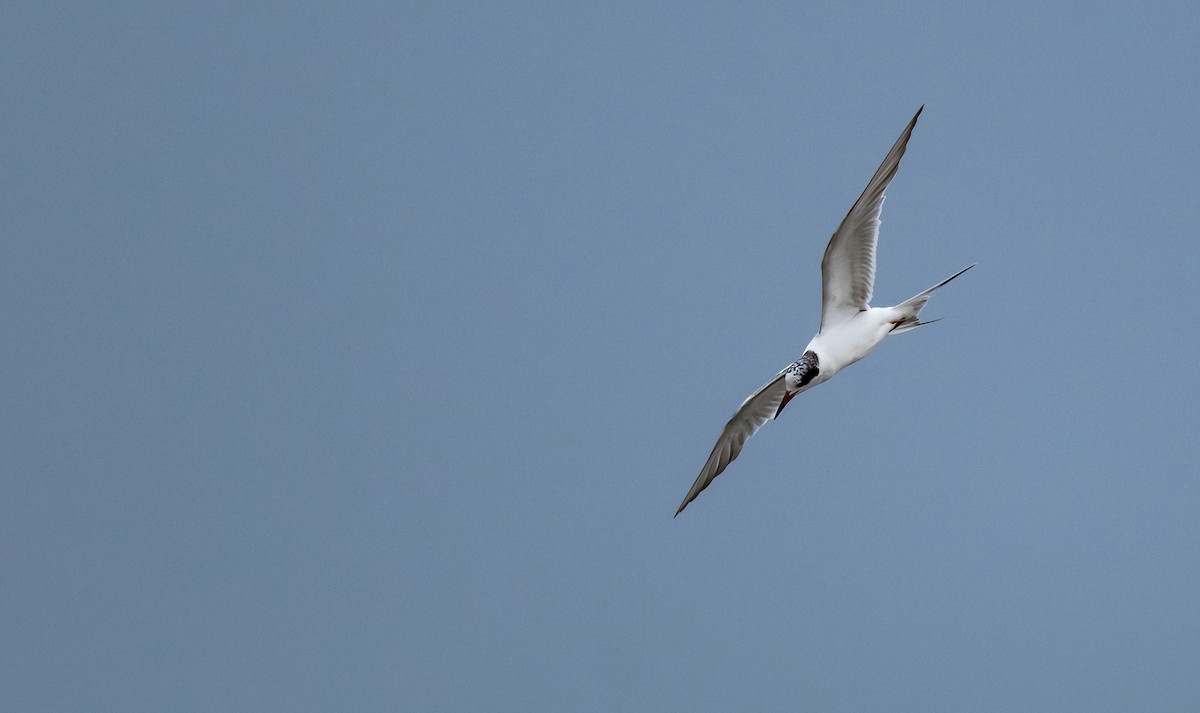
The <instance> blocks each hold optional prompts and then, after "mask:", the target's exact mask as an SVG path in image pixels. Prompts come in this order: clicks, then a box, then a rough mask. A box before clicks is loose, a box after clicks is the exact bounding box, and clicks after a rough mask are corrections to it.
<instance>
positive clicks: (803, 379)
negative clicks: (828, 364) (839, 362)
mask: <svg viewBox="0 0 1200 713" xmlns="http://www.w3.org/2000/svg"><path fill="white" fill-rule="evenodd" d="M820 373H821V360H820V359H818V358H817V353H816V352H814V351H813V350H811V349H810V350H808V351H806V352H804V356H802V357H800V359H799V361H796V362H795V363H793V364H792V365H791V366H789V367H788V368H787V369H786V370H785V377H784V384H785V385H786V386H787V388H788V391H786V392H785V393H784V395H783V398H782V399H781V400H780V401H779V408H777V409H775V417H776V418H778V417H779V413H780V412H781V411H783V407H784V406H787V404H788V401H791V400H792V397H793V396H795V395H796V394H798V393H800V389H802V388H803V387H804V386H806V385H808V383H809V382H811V381H812V380H813V379H815V378H817V374H820ZM792 384H795V386H792Z"/></svg>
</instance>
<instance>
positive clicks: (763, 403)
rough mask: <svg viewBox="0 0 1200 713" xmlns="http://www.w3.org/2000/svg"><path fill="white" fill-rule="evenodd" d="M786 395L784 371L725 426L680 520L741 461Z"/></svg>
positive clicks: (694, 485)
mask: <svg viewBox="0 0 1200 713" xmlns="http://www.w3.org/2000/svg"><path fill="white" fill-rule="evenodd" d="M785 391H786V387H785V385H784V372H782V371H781V372H779V375H778V376H776V377H775V378H774V379H772V380H771V381H770V382H769V383H767V384H766V385H765V386H763V387H762V388H761V389H759V390H758V391H756V392H754V394H753V395H752V396H750V398H748V399H746V400H745V401H744V402H742V406H741V408H739V409H738V410H737V413H735V414H733V418H731V419H729V423H727V424H725V430H723V431H721V437H720V438H718V439H717V444H716V445H715V446H713V449H712V453H710V454H709V456H708V462H706V463H705V464H704V467H703V468H701V469H700V475H698V476H696V482H695V483H692V489H691V490H689V491H688V494H687V497H685V498H684V499H683V503H682V504H680V506H679V509H678V510H676V511H675V515H676V516H678V515H679V513H681V512H683V509H684V508H685V507H687V506H688V503H690V502H692V501H693V500H695V499H696V496H697V495H699V494H700V491H701V490H704V489H705V488H707V487H708V484H709V483H711V482H713V479H714V478H716V477H717V476H718V475H720V474H721V472H722V471H724V470H725V467H726V466H728V465H729V464H730V463H732V462H733V459H734V458H737V457H738V454H739V453H741V452H742V446H743V445H744V444H745V443H746V439H747V438H749V437H750V436H753V435H754V434H755V433H756V432H757V431H758V429H760V428H762V426H763V424H764V423H766V422H767V421H770V420H771V419H772V418H773V417H774V416H775V413H776V412H777V411H778V410H779V404H780V403H781V402H782V401H783V396H784V392H785Z"/></svg>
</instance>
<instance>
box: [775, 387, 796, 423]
mask: <svg viewBox="0 0 1200 713" xmlns="http://www.w3.org/2000/svg"><path fill="white" fill-rule="evenodd" d="M798 393H800V392H799V391H785V392H783V399H782V400H781V401H780V402H779V408H777V409H775V418H779V414H780V413H782V412H783V407H784V406H787V405H788V401H791V400H792V397H793V396H795V395H796V394H798Z"/></svg>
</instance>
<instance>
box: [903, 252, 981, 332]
mask: <svg viewBox="0 0 1200 713" xmlns="http://www.w3.org/2000/svg"><path fill="white" fill-rule="evenodd" d="M978 264H979V263H974V264H971V265H967V266H966V267H964V268H963V269H961V270H959V271H958V272H956V273H954V274H953V275H951V276H950V277H947V278H946V279H944V280H942V281H941V282H939V283H937V284H936V285H934V286H933V287H930V288H929V289H928V290H925V291H924V292H922V293H921V294H919V295H915V296H913V297H909V298H908V299H906V300H904V301H903V302H901V303H900V304H898V305H896V307H895V309H898V310H901V311H902V312H903V313H904V319H902V320H901V321H899V322H897V323H896V326H895V327H893V328H892V334H899V333H901V332H907V331H908V330H910V329H916V328H917V327H920V326H921V325H923V324H930V323H932V322H936V321H937V320H936V319H931V320H929V321H928V322H922V321H920V320H919V319H918V315H920V314H921V310H922V309H923V308H924V307H925V304H926V303H927V302H929V296H930V295H932V294H933V293H934V291H935V290H937V289H938V288H939V287H944V286H946V284H947V283H949V282H950V281H951V280H953V279H954V278H956V277H958V276H959V275H961V274H963V273H964V272H966V271H967V270H970V269H971V268H973V267H975V265H978Z"/></svg>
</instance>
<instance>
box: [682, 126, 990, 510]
mask: <svg viewBox="0 0 1200 713" xmlns="http://www.w3.org/2000/svg"><path fill="white" fill-rule="evenodd" d="M924 109H925V107H924V106H922V107H921V108H920V109H918V110H917V113H916V114H915V115H914V116H913V118H912V121H910V122H908V126H906V127H905V128H904V132H903V133H901V134H900V138H899V139H897V140H896V144H895V145H894V146H892V150H891V151H888V154H887V156H886V157H885V158H884V159H883V163H882V164H880V166H879V170H877V171H875V175H874V176H872V177H871V181H870V183H868V184H867V187H866V189H865V190H864V191H863V192H862V195H861V196H859V197H858V200H857V201H855V202H854V206H853V207H852V208H850V212H849V213H847V214H846V217H845V218H844V219H843V220H842V224H841V225H839V226H838V229H837V230H836V231H835V232H834V233H833V237H832V238H830V239H829V245H828V246H827V247H826V248H825V257H823V258H821V327H820V329H819V330H818V331H817V336H815V337H813V338H812V341H810V342H809V343H808V346H807V347H805V348H804V353H803V355H802V356H801V357H800V358H799V359H798V360H797V361H795V362H794V363H792V364H789V365H788V366H787V367H786V368H784V369H783V371H781V372H779V373H778V374H776V375H775V378H773V379H771V380H770V381H769V382H767V384H766V385H765V386H763V387H762V388H761V389H759V390H758V391H756V392H754V393H753V394H752V395H751V396H750V398H748V399H746V400H745V401H744V402H743V403H742V405H741V407H740V408H739V409H738V410H737V413H735V414H733V418H731V419H729V423H727V424H725V430H723V431H721V437H720V438H718V439H717V444H716V445H715V446H713V449H712V453H710V454H709V456H708V460H707V461H706V462H705V463H704V467H703V468H701V469H700V475H698V476H696V482H695V483H692V488H691V490H688V493H687V496H686V497H685V498H684V499H683V503H681V504H680V506H679V509H678V510H676V511H675V515H676V517H678V516H679V513H681V512H683V509H684V508H685V507H687V506H688V503H690V502H692V501H693V500H695V499H696V496H697V495H699V494H700V491H702V490H704V489H705V488H707V487H708V485H709V483H711V482H713V479H714V478H716V477H717V476H718V475H720V474H721V473H722V472H723V471H724V470H725V468H726V467H727V466H728V465H729V464H730V463H731V462H733V459H734V458H737V457H738V454H739V453H741V452H742V446H743V445H745V443H746V439H747V438H749V437H750V436H753V435H754V434H755V433H756V432H757V431H758V429H760V428H762V426H763V424H765V423H766V422H767V421H769V420H771V419H774V418H778V417H779V414H780V413H781V412H782V411H783V407H784V406H787V405H788V402H789V401H791V400H792V398H793V397H795V396H796V394H799V393H802V392H804V391H807V390H809V389H811V388H812V387H814V386H816V385H817V384H822V383H824V382H826V381H829V380H830V379H831V378H833V375H834V374H836V373H838V372H839V371H841V370H842V369H843V368H845V367H847V366H850V365H851V364H853V363H854V362H856V361H858V360H859V359H862V358H863V357H865V356H866V355H868V354H870V353H871V351H872V350H873V349H875V347H877V346H879V343H880V342H882V341H883V338H884V337H886V336H888V335H889V334H899V333H901V332H907V331H908V330H910V329H913V328H915V327H920V326H921V325H923V324H929V322H922V321H920V319H919V315H920V314H921V309H922V308H923V307H924V306H925V304H926V303H927V302H929V296H930V295H931V294H933V292H934V290H936V289H938V288H939V287H942V286H943V285H945V284H946V283H948V282H950V281H951V280H953V279H954V278H956V277H958V276H959V275H961V274H963V273H964V272H966V271H967V270H970V269H971V268H972V267H975V265H969V266H967V267H965V268H963V269H962V270H959V271H958V272H957V273H955V274H953V275H951V276H950V277H948V278H946V279H945V280H942V281H941V282H939V283H938V284H936V285H934V286H933V287H930V288H929V289H928V290H925V291H924V292H922V293H920V294H918V295H916V296H915V297H912V298H909V299H907V300H905V301H903V302H901V303H900V304H898V305H896V306H895V307H872V306H871V305H870V304H869V303H870V302H871V292H872V290H873V289H874V286H875V245H876V243H877V242H878V241H879V213H880V211H881V210H882V208H883V192H884V190H885V189H887V187H888V184H889V183H891V181H892V177H893V176H895V175H896V169H897V168H899V167H900V158H901V157H902V156H904V147H905V146H907V145H908V137H909V136H910V135H911V134H912V130H913V127H914V126H916V125H917V117H919V116H921V111H922V110H924ZM933 321H937V320H930V322H933Z"/></svg>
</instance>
